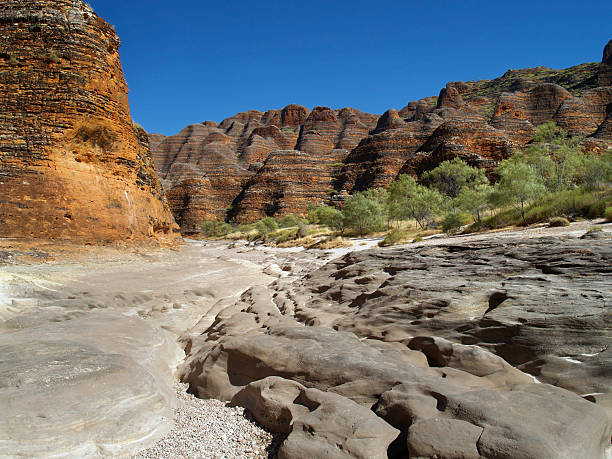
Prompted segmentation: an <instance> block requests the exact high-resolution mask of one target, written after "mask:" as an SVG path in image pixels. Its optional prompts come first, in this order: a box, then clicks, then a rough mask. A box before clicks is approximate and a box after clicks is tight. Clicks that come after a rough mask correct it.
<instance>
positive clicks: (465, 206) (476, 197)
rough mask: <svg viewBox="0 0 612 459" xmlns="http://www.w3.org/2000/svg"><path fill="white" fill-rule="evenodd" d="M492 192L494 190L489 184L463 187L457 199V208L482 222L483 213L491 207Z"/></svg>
mask: <svg viewBox="0 0 612 459" xmlns="http://www.w3.org/2000/svg"><path fill="white" fill-rule="evenodd" d="M492 191H493V188H492V187H491V186H490V185H489V184H488V183H481V184H479V185H476V186H474V187H467V186H466V187H463V188H461V191H460V192H459V195H458V196H457V199H456V203H457V206H458V207H459V208H460V209H461V210H463V211H465V212H469V213H471V214H472V215H474V217H475V218H476V220H477V221H480V219H481V217H482V213H483V212H484V211H485V210H486V209H487V208H488V207H489V203H490V196H491V193H492Z"/></svg>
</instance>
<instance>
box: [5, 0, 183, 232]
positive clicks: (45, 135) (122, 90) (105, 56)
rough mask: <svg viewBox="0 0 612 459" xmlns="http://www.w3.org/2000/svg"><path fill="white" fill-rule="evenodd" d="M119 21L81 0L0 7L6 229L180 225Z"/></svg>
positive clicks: (12, 0)
mask: <svg viewBox="0 0 612 459" xmlns="http://www.w3.org/2000/svg"><path fill="white" fill-rule="evenodd" d="M118 47H119V39H118V38H117V36H116V34H115V31H114V29H113V28H112V27H111V26H110V25H108V24H107V23H106V22H105V21H104V20H102V19H100V18H99V17H98V16H96V14H95V13H94V12H93V11H92V10H91V8H90V7H89V6H88V5H87V4H86V3H85V2H83V1H80V0H55V1H44V0H27V1H25V0H4V1H3V2H2V9H1V10H0V50H1V52H0V88H2V89H1V91H0V113H1V115H0V116H1V119H2V121H1V122H0V236H2V237H36V238H37V237H45V238H69V239H74V240H83V241H100V240H116V239H128V238H131V239H139V238H146V237H151V236H167V235H168V236H171V235H172V233H173V232H174V230H175V228H176V224H175V222H174V218H173V216H172V214H171V212H170V210H169V208H168V206H167V204H166V203H165V200H164V197H163V191H162V188H161V186H160V183H159V181H158V178H157V176H156V174H155V170H154V167H153V162H152V158H151V156H150V152H149V140H148V137H147V135H146V133H145V132H144V130H142V129H141V128H139V127H135V126H134V125H133V124H132V120H131V117H130V111H129V104H128V97H127V86H126V83H125V79H124V77H123V72H122V69H121V63H120V61H119V54H118Z"/></svg>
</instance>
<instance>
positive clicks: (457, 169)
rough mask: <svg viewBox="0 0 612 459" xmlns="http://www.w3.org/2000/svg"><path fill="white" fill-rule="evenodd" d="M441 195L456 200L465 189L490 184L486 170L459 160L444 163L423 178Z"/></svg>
mask: <svg viewBox="0 0 612 459" xmlns="http://www.w3.org/2000/svg"><path fill="white" fill-rule="evenodd" d="M421 178H422V180H423V182H425V183H427V184H429V185H431V186H432V187H434V188H435V189H437V190H438V191H439V192H440V193H442V194H444V195H446V196H448V197H449V198H451V199H455V198H456V197H457V196H459V193H460V192H461V190H462V189H463V188H465V187H466V186H467V187H476V186H479V185H483V184H487V183H489V180H488V179H487V176H486V175H485V173H484V170H482V169H478V168H476V167H472V166H470V165H468V164H467V163H466V162H465V161H462V160H461V159H459V158H454V159H452V160H451V161H443V162H441V163H440V165H439V166H438V167H436V168H435V169H433V170H431V171H430V172H426V173H424V174H423V176H422V177H421Z"/></svg>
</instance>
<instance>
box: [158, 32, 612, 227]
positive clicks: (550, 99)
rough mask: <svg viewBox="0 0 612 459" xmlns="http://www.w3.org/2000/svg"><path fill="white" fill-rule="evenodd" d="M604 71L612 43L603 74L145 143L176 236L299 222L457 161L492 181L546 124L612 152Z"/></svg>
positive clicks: (545, 75)
mask: <svg viewBox="0 0 612 459" xmlns="http://www.w3.org/2000/svg"><path fill="white" fill-rule="evenodd" d="M611 69H612V41H611V42H610V43H608V44H607V45H606V47H605V49H604V55H603V59H602V62H601V63H587V64H580V65H576V66H574V67H570V68H567V69H563V70H553V69H549V68H546V67H536V68H529V69H521V70H509V71H508V72H506V73H505V74H504V75H502V76H501V77H499V78H495V79H493V80H481V81H469V82H451V83H448V84H447V85H446V87H445V88H443V89H442V90H441V91H440V94H439V95H438V96H437V97H426V98H423V99H420V100H417V101H413V102H410V103H409V104H408V105H406V106H405V107H404V108H402V109H401V110H394V109H390V110H388V111H387V112H385V113H384V114H382V115H372V114H369V113H363V112H361V111H359V110H356V109H353V108H344V109H341V110H331V109H329V108H327V107H315V108H314V109H313V110H312V111H310V110H308V109H307V108H305V107H302V106H299V105H289V106H287V107H285V108H283V109H281V110H270V111H268V112H260V111H253V110H251V111H248V112H243V113H239V114H237V115H235V116H233V117H231V118H228V119H226V120H223V121H222V122H221V123H220V124H217V123H215V122H211V121H207V122H205V123H202V124H195V125H190V126H187V127H186V128H185V129H183V130H182V131H181V132H180V133H179V134H177V135H175V136H170V137H164V136H161V135H158V134H151V135H150V136H149V139H150V144H151V151H152V153H153V157H154V161H155V165H156V169H157V171H158V173H159V175H160V178H161V179H162V182H163V184H164V186H165V187H166V191H167V197H168V202H169V205H170V208H171V209H172V211H173V213H174V215H175V218H176V220H177V222H178V224H179V225H180V226H181V228H182V231H183V232H184V233H195V232H198V227H199V223H200V222H201V221H202V220H203V219H205V218H207V219H226V218H231V219H236V220H238V221H251V220H254V219H258V218H261V217H263V216H266V215H284V214H287V213H292V212H298V213H301V212H304V211H305V209H306V206H307V205H308V204H309V203H311V202H312V203H330V202H334V201H337V200H341V199H342V197H343V196H346V194H347V193H351V192H353V191H356V190H363V189H366V188H369V187H373V186H386V185H388V184H389V183H390V182H391V181H392V180H393V179H394V178H395V177H396V176H397V175H398V174H399V173H409V174H413V175H420V174H421V173H423V172H425V171H427V170H431V169H432V168H434V167H436V166H437V165H438V164H439V163H440V162H442V161H444V160H447V159H451V158H454V157H460V158H462V159H464V160H465V161H467V162H468V163H470V164H472V165H475V166H479V167H484V168H487V169H490V168H492V167H494V166H495V165H496V164H497V163H498V162H499V161H500V160H502V159H504V158H507V157H509V156H510V155H511V154H512V153H513V152H514V151H516V150H517V149H519V148H521V147H523V146H524V145H525V144H527V143H529V142H530V141H531V140H532V139H533V135H534V132H535V127H536V126H537V125H539V124H541V123H543V122H546V121H549V120H553V121H555V122H556V123H557V124H558V125H559V126H561V127H562V128H564V129H565V130H567V131H568V132H569V133H570V134H572V135H575V136H581V137H585V140H584V141H583V145H584V147H585V148H586V149H587V150H588V151H595V152H599V151H603V150H604V149H605V148H607V147H608V146H610V145H611V143H612V87H611V85H612V70H611Z"/></svg>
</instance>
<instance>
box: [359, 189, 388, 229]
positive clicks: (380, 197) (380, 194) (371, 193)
mask: <svg viewBox="0 0 612 459" xmlns="http://www.w3.org/2000/svg"><path fill="white" fill-rule="evenodd" d="M363 194H364V196H365V197H366V198H368V199H371V200H372V201H375V202H377V203H378V205H379V206H380V209H381V212H382V216H383V219H384V220H385V222H386V223H387V228H388V227H389V223H390V214H389V204H388V202H389V191H388V190H387V189H386V188H370V189H369V190H366V191H364V192H363Z"/></svg>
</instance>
